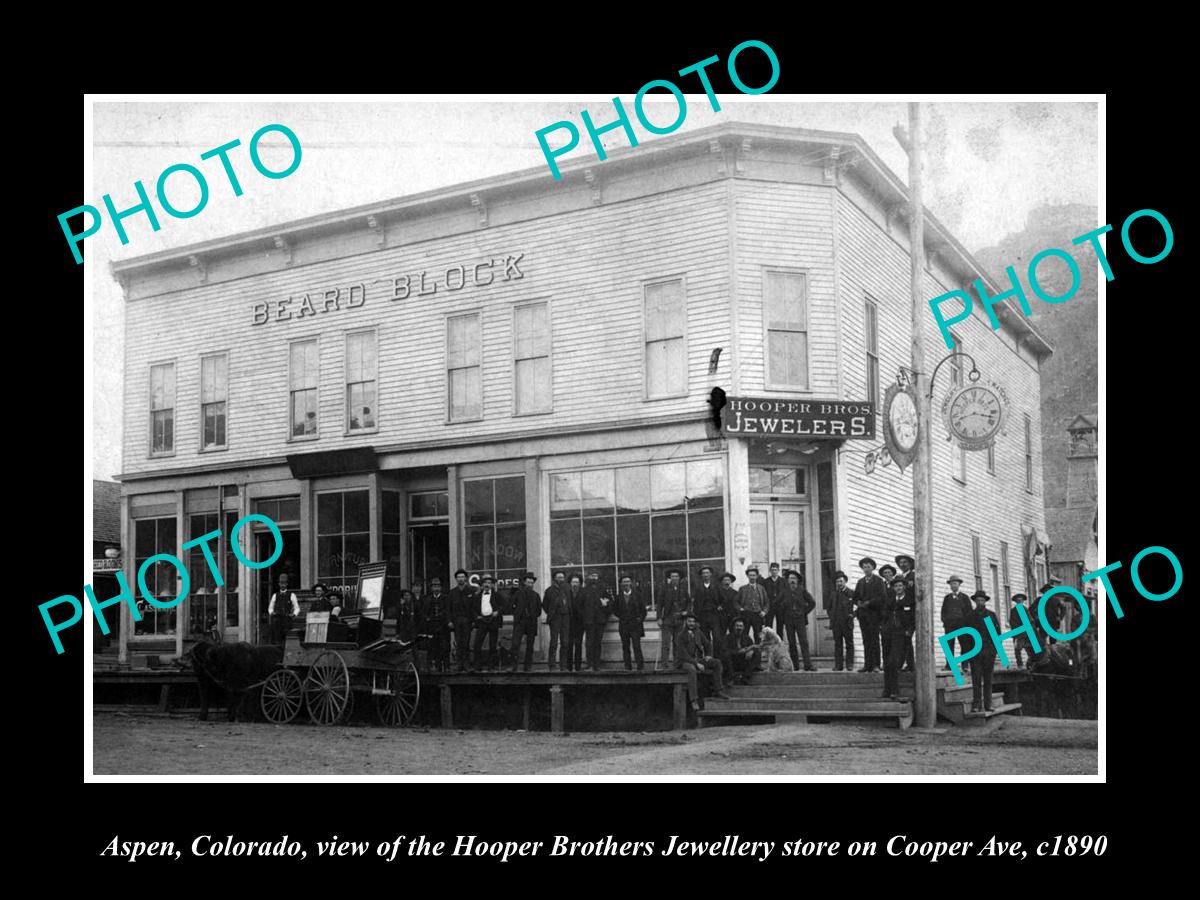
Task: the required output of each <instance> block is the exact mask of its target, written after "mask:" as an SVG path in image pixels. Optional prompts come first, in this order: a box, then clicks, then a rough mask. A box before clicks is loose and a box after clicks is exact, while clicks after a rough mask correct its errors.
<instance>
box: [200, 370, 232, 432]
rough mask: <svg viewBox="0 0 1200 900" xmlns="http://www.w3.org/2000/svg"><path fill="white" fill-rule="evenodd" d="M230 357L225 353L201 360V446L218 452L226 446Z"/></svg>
mask: <svg viewBox="0 0 1200 900" xmlns="http://www.w3.org/2000/svg"><path fill="white" fill-rule="evenodd" d="M228 372H229V357H228V356H227V355H225V354H224V353H219V354H213V355H212V356H204V357H201V359H200V440H201V443H200V446H201V449H204V450H218V449H220V448H222V447H224V446H225V403H226V400H227V396H228V387H229V385H228Z"/></svg>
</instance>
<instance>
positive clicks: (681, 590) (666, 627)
mask: <svg viewBox="0 0 1200 900" xmlns="http://www.w3.org/2000/svg"><path fill="white" fill-rule="evenodd" d="M681 577H682V573H681V572H680V571H679V570H678V569H667V584H666V586H665V587H663V588H661V589H659V592H658V597H657V600H656V604H655V605H656V606H657V607H658V631H659V645H658V664H659V665H660V666H662V667H663V668H664V669H669V668H671V653H672V651H673V649H674V644H675V637H676V636H677V635H678V634H679V631H680V629H682V628H683V617H684V616H686V615H687V614H688V612H690V611H692V609H691V605H692V601H691V598H690V597H688V593H687V589H686V588H685V587H684V586H683V585H682V584H680V581H679V579H680V578H681ZM676 662H678V660H676Z"/></svg>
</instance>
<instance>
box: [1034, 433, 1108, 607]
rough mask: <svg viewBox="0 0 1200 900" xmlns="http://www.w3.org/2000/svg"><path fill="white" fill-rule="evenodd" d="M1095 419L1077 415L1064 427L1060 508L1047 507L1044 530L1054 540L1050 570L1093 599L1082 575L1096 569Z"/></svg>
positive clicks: (1092, 584)
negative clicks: (1066, 440)
mask: <svg viewBox="0 0 1200 900" xmlns="http://www.w3.org/2000/svg"><path fill="white" fill-rule="evenodd" d="M1097 429H1098V417H1097V416H1096V414H1095V413H1091V414H1089V415H1079V416H1076V417H1075V420H1074V421H1073V422H1071V424H1070V426H1069V427H1068V428H1067V433H1068V435H1069V438H1068V443H1067V460H1066V472H1067V478H1066V481H1067V485H1066V491H1065V492H1063V493H1062V494H1061V495H1060V496H1061V498H1062V505H1061V506H1055V507H1047V509H1046V528H1047V529H1048V530H1049V532H1050V535H1051V538H1052V539H1053V541H1054V544H1053V546H1052V547H1051V549H1050V571H1051V572H1052V573H1053V574H1055V575H1057V576H1058V577H1059V578H1061V579H1062V581H1063V584H1069V585H1072V586H1073V587H1075V588H1078V589H1080V590H1082V591H1084V593H1086V594H1089V595H1091V596H1095V593H1096V581H1095V580H1092V581H1089V582H1088V583H1087V584H1086V585H1084V584H1083V582H1082V576H1083V574H1084V573H1085V572H1090V571H1093V570H1094V569H1096V568H1097V565H1098V563H1097V557H1098V553H1097V546H1096V524H1097V523H1096V516H1097V513H1098V510H1099V507H1098V505H1097V493H1096V463H1097Z"/></svg>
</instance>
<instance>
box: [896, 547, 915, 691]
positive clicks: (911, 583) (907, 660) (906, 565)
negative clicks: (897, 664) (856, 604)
mask: <svg viewBox="0 0 1200 900" xmlns="http://www.w3.org/2000/svg"><path fill="white" fill-rule="evenodd" d="M896 565H898V566H899V567H900V574H899V575H897V576H896V577H897V578H902V579H904V592H905V594H907V595H908V597H909V599H910V600H912V601H913V603H916V602H917V573H916V570H915V566H916V565H917V561H916V560H915V559H913V558H912V557H911V556H909V555H908V554H907V553H899V554H897V555H896ZM913 625H914V631H915V626H916V617H915V616H914V618H913ZM912 639H913V636H912V634H911V633H910V634H909V635H908V637H907V638H905V640H907V641H908V644H907V645H906V647H905V649H904V666H903V668H901V670H900V671H901V672H912V671H913V670H914V669H915V667H916V661H915V659H914V657H913V640H912Z"/></svg>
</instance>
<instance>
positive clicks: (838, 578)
mask: <svg viewBox="0 0 1200 900" xmlns="http://www.w3.org/2000/svg"><path fill="white" fill-rule="evenodd" d="M848 580H849V579H847V578H846V573H845V572H843V571H842V570H841V569H838V570H837V571H836V572H834V573H833V594H832V595H831V596H830V598H829V627H830V628H831V629H832V630H833V671H835V672H841V671H842V670H843V669H845V671H847V672H853V671H854V592H853V591H852V590H850V588H848V587H846V582H847V581H848ZM843 648H845V649H844V650H843Z"/></svg>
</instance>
